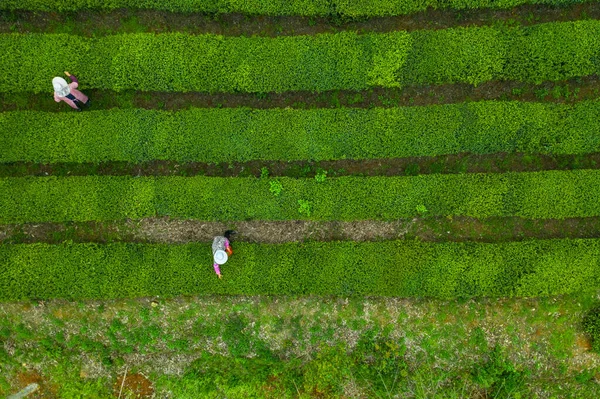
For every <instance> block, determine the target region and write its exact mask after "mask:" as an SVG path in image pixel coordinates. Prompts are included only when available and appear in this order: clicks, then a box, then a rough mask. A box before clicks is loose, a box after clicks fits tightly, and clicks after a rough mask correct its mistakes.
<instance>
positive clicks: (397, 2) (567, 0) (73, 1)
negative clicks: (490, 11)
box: [0, 0, 585, 17]
mask: <svg viewBox="0 0 600 399" xmlns="http://www.w3.org/2000/svg"><path fill="white" fill-rule="evenodd" d="M584 1H585V0H500V1H495V0H421V1H414V0H370V1H364V0H294V1H289V0H288V1H286V0H261V1H244V0H169V1H163V0H3V2H2V3H0V9H7V10H19V9H22V10H40V11H73V10H82V9H88V8H92V9H102V10H114V9H117V8H141V9H156V10H167V11H178V12H205V13H232V12H237V13H245V14H267V15H306V16H313V15H314V16H329V15H338V14H340V15H345V16H349V17H365V16H385V15H404V14H410V13H414V12H418V11H423V10H425V9H427V8H434V9H441V8H453V9H459V10H460V9H477V8H510V7H515V6H518V5H522V4H552V5H569V4H578V3H583V2H584Z"/></svg>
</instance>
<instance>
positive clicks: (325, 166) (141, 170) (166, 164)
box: [0, 153, 600, 178]
mask: <svg viewBox="0 0 600 399" xmlns="http://www.w3.org/2000/svg"><path fill="white" fill-rule="evenodd" d="M599 167H600V153H591V154H555V155H549V154H525V153H494V154H470V153H460V154H449V155H439V156H431V157H406V158H380V159H343V160H333V161H269V160H254V161H248V162H221V163H204V162H178V161H161V160H156V161H149V162H141V163H130V162H124V161H123V162H121V161H108V162H101V163H91V162H89V163H69V162H66V163H49V164H46V163H35V162H11V163H0V178H2V177H26V176H89V175H99V176H184V177H185V176H188V177H189V176H210V177H251V176H254V177H261V176H263V177H264V175H268V176H270V177H291V178H313V177H315V176H317V175H323V173H325V176H327V177H341V176H414V175H419V174H435V173H442V174H457V173H506V172H538V171H545V170H575V169H598V168H599Z"/></svg>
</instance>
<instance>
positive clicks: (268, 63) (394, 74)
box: [0, 20, 600, 93]
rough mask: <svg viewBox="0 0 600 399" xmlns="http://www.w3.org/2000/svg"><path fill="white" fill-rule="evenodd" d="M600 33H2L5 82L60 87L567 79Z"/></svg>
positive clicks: (598, 47)
mask: <svg viewBox="0 0 600 399" xmlns="http://www.w3.org/2000/svg"><path fill="white" fill-rule="evenodd" d="M598 37H600V21H597V20H589V21H575V22H553V23H547V24H540V25H534V26H530V27H520V28H507V27H469V28H462V27H460V28H451V29H443V30H423V31H415V32H412V33H407V32H404V31H397V32H390V33H367V34H363V35H359V34H357V33H354V32H340V33H335V34H318V35H313V36H285V37H276V38H265V37H224V36H219V35H212V34H205V35H189V34H183V33H164V34H149V33H138V34H117V35H110V36H104V37H96V38H86V37H82V36H73V35H67V34H2V35H0V72H2V76H3V78H4V79H3V80H2V81H0V91H1V92H8V93H15V92H23V91H28V92H36V93H40V92H45V93H50V92H51V89H52V86H51V84H50V83H51V82H50V78H49V77H51V76H55V75H61V74H62V71H64V70H65V69H69V70H70V71H71V72H73V73H75V74H76V75H78V77H79V78H80V80H81V82H82V87H83V88H87V87H89V88H98V89H112V90H117V91H120V90H127V89H135V90H142V91H175V92H188V91H203V92H210V93H213V92H239V91H242V92H254V93H266V92H285V91H290V90H307V91H326V90H337V89H348V90H364V89H368V88H370V87H373V86H382V87H398V86H400V85H404V84H446V83H469V84H472V85H478V84H480V83H483V82H486V81H489V80H495V79H501V80H503V79H507V80H517V81H523V82H541V81H547V80H550V81H557V80H563V79H568V78H573V77H578V76H587V75H591V74H594V73H596V72H597V70H598V53H600V39H598ZM548 43H552V45H551V46H549V45H548Z"/></svg>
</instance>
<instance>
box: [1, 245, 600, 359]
mask: <svg viewBox="0 0 600 399" xmlns="http://www.w3.org/2000/svg"><path fill="white" fill-rule="evenodd" d="M0 259H2V262H0V299H1V300H4V301H12V300H26V299H29V298H43V299H51V298H70V299H88V298H97V299H107V298H122V297H142V296H169V297H170V296H176V295H189V294H200V295H212V294H226V295H309V294H314V295H349V294H353V295H375V296H403V297H423V296H426V297H442V298H454V297H479V296H545V295H560V294H567V293H574V292H589V291H593V290H595V289H597V287H598V286H599V283H600V280H599V279H600V265H599V262H600V241H598V240H593V239H589V240H543V241H524V242H513V243H503V244H480V243H445V244H429V243H419V242H411V241H386V242H378V243H375V242H363V243H355V242H329V243H323V242H311V243H300V244H299V243H290V244H281V245H258V244H245V243H238V244H236V253H235V255H234V256H233V257H232V258H231V259H230V261H229V262H227V264H226V265H225V266H223V267H222V272H223V275H224V278H223V280H219V279H217V277H216V275H215V274H214V271H213V270H212V262H211V257H210V245H209V244H208V243H207V244H198V243H195V244H188V245H167V244H156V245H150V244H109V245H97V244H65V245H56V246H53V245H46V244H32V245H6V246H0ZM115 323H117V324H115V325H114V326H111V331H112V332H110V333H109V334H108V336H109V338H111V337H112V338H111V341H112V342H113V345H114V346H115V347H116V348H117V347H118V350H120V351H128V350H129V349H127V348H126V347H128V348H130V350H133V349H134V348H137V349H136V350H140V349H143V347H144V346H145V345H148V343H152V342H153V340H154V339H157V337H158V336H157V335H156V334H160V331H159V330H158V331H150V330H147V329H146V330H144V331H136V330H135V329H134V330H133V332H131V331H130V332H127V335H123V334H125V333H124V332H122V331H123V330H124V329H123V328H120V327H119V325H118V321H117V322H115ZM113 324H114V323H113ZM244 329H245V325H244V323H243V321H242V320H238V319H235V317H233V318H231V319H230V320H229V321H227V323H226V326H225V330H224V331H225V338H226V339H227V341H228V343H229V344H231V345H232V347H233V348H234V349H233V351H234V352H235V353H238V354H241V353H246V352H248V350H249V347H250V344H249V339H250V338H248V337H249V335H247V334H251V332H247V331H245V330H244ZM240 331H243V334H242V335H239V332H240ZM244 334H246V335H244ZM227 337H229V338H227ZM225 338H224V339H225ZM383 344H384V343H383ZM383 344H382V345H383Z"/></svg>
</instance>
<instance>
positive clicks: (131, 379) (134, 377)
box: [113, 373, 154, 399]
mask: <svg viewBox="0 0 600 399" xmlns="http://www.w3.org/2000/svg"><path fill="white" fill-rule="evenodd" d="M121 384H123V391H122V392H121ZM113 392H114V395H115V397H116V398H119V392H121V396H120V397H121V398H135V399H146V398H152V397H153V395H154V387H153V386H152V383H151V382H150V380H148V378H146V377H145V376H143V375H142V374H139V373H138V374H127V376H126V377H125V383H123V376H122V375H121V376H119V377H118V378H117V381H116V382H115V385H114V387H113Z"/></svg>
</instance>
